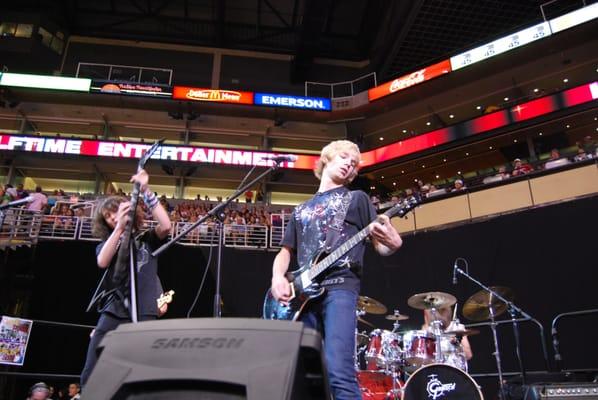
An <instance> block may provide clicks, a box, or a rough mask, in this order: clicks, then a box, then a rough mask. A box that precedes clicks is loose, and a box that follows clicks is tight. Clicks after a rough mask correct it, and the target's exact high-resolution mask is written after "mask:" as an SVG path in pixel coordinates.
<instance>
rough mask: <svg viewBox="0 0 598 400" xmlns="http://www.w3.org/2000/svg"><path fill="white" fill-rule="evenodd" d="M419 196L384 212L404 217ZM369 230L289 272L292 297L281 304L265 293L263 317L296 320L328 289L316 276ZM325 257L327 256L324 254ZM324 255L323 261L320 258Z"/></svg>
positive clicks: (368, 231)
mask: <svg viewBox="0 0 598 400" xmlns="http://www.w3.org/2000/svg"><path fill="white" fill-rule="evenodd" d="M419 203H420V200H419V198H416V197H409V198H407V199H405V200H403V201H401V202H400V203H397V204H396V205H394V206H393V207H391V208H389V209H388V210H386V211H385V212H384V215H386V216H388V217H389V218H391V217H394V216H399V217H402V216H404V215H405V214H407V213H408V212H409V211H411V210H412V209H414V208H415V207H417V205H418V204H419ZM369 233H370V227H369V225H368V226H366V227H365V228H363V229H362V230H361V231H359V232H358V233H357V234H355V235H354V236H353V237H351V238H350V239H348V240H347V241H346V242H344V243H343V244H342V245H340V246H339V247H337V248H336V249H335V250H334V251H333V252H332V253H330V254H328V255H325V254H323V253H319V254H317V255H316V256H315V257H314V258H313V259H312V262H311V263H310V264H309V265H303V266H301V265H300V266H299V268H298V269H296V270H294V271H290V272H287V275H286V278H287V279H288V281H289V283H290V284H291V299H290V300H289V302H288V303H289V304H288V305H285V304H282V303H281V302H280V301H278V300H276V299H275V298H274V296H273V295H272V289H269V290H268V293H266V298H265V299H264V309H263V318H264V319H280V320H289V321H296V320H297V319H298V318H299V316H300V315H301V312H302V311H303V310H304V309H305V307H306V306H307V304H308V303H309V302H310V301H311V300H313V299H315V298H318V297H320V296H321V295H323V294H324V291H325V289H324V288H323V287H320V286H319V285H318V283H317V282H316V281H315V280H316V278H317V277H318V276H319V275H320V274H322V273H323V272H324V271H326V270H327V269H328V268H329V267H331V266H332V265H333V264H334V263H335V262H336V261H337V260H338V259H339V258H341V257H342V256H343V255H344V254H345V253H347V252H348V251H349V250H351V249H352V248H353V247H354V246H356V245H357V244H358V243H359V242H361V241H362V240H364V239H365V238H366V237H367V236H368V235H369ZM322 257H324V258H322ZM320 259H321V261H320Z"/></svg>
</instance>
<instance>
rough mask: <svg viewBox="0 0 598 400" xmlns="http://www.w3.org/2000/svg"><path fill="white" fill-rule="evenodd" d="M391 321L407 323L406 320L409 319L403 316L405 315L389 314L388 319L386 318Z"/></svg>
mask: <svg viewBox="0 0 598 400" xmlns="http://www.w3.org/2000/svg"><path fill="white" fill-rule="evenodd" d="M384 318H386V319H388V320H390V321H405V320H406V319H409V316H408V315H403V314H399V313H396V312H395V313H394V314H388V315H387V316H386V317H384Z"/></svg>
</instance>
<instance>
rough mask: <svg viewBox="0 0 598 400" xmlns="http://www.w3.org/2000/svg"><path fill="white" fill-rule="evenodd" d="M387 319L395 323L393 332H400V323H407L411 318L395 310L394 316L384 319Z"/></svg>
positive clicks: (390, 315)
mask: <svg viewBox="0 0 598 400" xmlns="http://www.w3.org/2000/svg"><path fill="white" fill-rule="evenodd" d="M384 318H385V319H387V320H389V321H394V322H393V323H392V331H393V332H396V331H398V330H399V327H400V326H401V324H400V323H399V321H405V320H407V319H409V317H408V316H407V315H402V314H401V313H400V312H399V310H394V313H393V314H389V315H387V316H386V317H384Z"/></svg>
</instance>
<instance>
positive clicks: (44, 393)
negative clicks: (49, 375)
mask: <svg viewBox="0 0 598 400" xmlns="http://www.w3.org/2000/svg"><path fill="white" fill-rule="evenodd" d="M49 398H50V388H49V387H48V385H46V384H45V383H44V382H39V383H36V384H35V385H33V386H31V387H30V388H29V396H27V399H28V400H48V399H49Z"/></svg>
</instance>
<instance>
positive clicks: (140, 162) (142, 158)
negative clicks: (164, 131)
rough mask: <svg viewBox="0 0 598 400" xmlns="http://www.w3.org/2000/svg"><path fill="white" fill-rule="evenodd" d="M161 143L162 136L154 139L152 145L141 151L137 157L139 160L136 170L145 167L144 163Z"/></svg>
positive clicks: (162, 140)
mask: <svg viewBox="0 0 598 400" xmlns="http://www.w3.org/2000/svg"><path fill="white" fill-rule="evenodd" d="M162 143H164V138H162V139H158V140H156V141H155V142H154V144H152V147H150V148H149V149H147V150H146V151H145V153H143V155H142V156H141V158H140V159H139V162H138V163H137V169H138V170H140V169H143V168H145V164H146V163H147V162H148V161H149V159H150V157H151V156H152V155H153V154H154V153H155V152H156V150H158V147H160V146H161V145H162Z"/></svg>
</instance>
